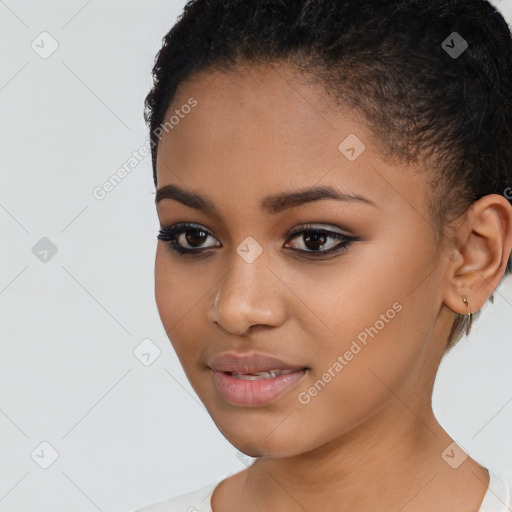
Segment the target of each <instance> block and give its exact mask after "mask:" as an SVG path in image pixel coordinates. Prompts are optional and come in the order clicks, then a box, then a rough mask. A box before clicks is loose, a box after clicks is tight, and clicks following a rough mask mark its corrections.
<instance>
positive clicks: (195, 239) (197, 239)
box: [185, 229, 208, 246]
mask: <svg viewBox="0 0 512 512" xmlns="http://www.w3.org/2000/svg"><path fill="white" fill-rule="evenodd" d="M190 233H192V236H190ZM196 235H197V236H196ZM207 237H208V234H207V233H205V232H204V231H201V230H200V229H195V230H193V231H187V232H186V233H185V238H186V239H187V242H188V243H189V244H190V245H192V246H195V245H202V244H203V243H204V240H205V238H207Z"/></svg>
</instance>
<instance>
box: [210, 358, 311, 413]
mask: <svg viewBox="0 0 512 512" xmlns="http://www.w3.org/2000/svg"><path fill="white" fill-rule="evenodd" d="M211 371H212V376H213V382H214V385H215V388H216V390H217V392H218V393H219V395H220V396H221V397H222V398H223V399H224V401H226V402H227V403H229V404H231V405H236V406H242V407H258V406H263V405H266V404H269V403H270V402H274V401H276V400H277V399H278V398H280V397H283V396H284V395H286V394H287V393H289V392H290V391H291V390H292V389H293V388H295V387H296V386H298V384H299V383H300V382H301V381H302V380H303V379H304V378H305V377H306V375H307V372H308V369H307V368H299V369H293V370H292V369H288V370H280V369H276V370H268V371H262V372H255V373H252V372H251V373H237V372H221V371H217V370H211Z"/></svg>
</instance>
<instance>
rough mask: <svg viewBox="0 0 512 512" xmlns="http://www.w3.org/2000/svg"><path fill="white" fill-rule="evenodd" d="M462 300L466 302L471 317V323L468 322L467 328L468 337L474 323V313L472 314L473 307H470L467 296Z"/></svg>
mask: <svg viewBox="0 0 512 512" xmlns="http://www.w3.org/2000/svg"><path fill="white" fill-rule="evenodd" d="M462 300H463V302H464V304H466V305H467V307H468V311H469V313H468V316H469V322H468V326H467V327H466V336H467V335H468V334H469V331H470V330H471V324H472V323H473V313H472V312H471V306H470V305H469V302H468V299H467V298H466V296H465V295H463V296H462Z"/></svg>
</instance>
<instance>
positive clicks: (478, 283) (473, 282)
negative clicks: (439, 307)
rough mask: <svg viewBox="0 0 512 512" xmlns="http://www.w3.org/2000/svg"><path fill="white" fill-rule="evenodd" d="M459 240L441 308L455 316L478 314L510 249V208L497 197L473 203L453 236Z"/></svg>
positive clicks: (501, 272)
mask: <svg viewBox="0 0 512 512" xmlns="http://www.w3.org/2000/svg"><path fill="white" fill-rule="evenodd" d="M454 235H455V239H456V240H459V242H458V247H457V248H456V254H455V255H454V256H455V257H454V258H450V259H451V261H452V263H451V264H450V266H449V268H448V274H447V276H446V283H447V287H446V289H445V293H444V297H443V299H444V304H445V305H446V306H448V307H449V308H450V309H451V310H452V311H455V312H456V313H459V314H462V315H467V314H468V306H467V305H466V304H465V303H464V302H463V299H462V297H463V296H464V295H465V296H466V297H467V300H468V303H469V306H470V307H471V312H472V313H475V312H477V311H479V310H480V309H481V308H482V307H483V305H484V304H485V303H486V302H487V300H488V299H489V296H490V295H491V294H492V293H493V292H494V290H495V289H496V288H497V287H498V285H499V284H500V281H501V279H502V278H503V275H504V274H505V269H506V267H507V262H508V259H509V257H510V252H511V249H512V205H511V204H510V203H509V202H508V200H507V199H506V198H505V197H503V196H500V195H498V194H489V195H486V196H484V197H482V198H481V199H479V200H478V201H475V202H474V203H473V204H472V205H471V207H470V209H469V210H468V213H467V216H466V219H465V220H464V222H462V223H461V224H459V225H458V227H457V231H456V232H455V233H454Z"/></svg>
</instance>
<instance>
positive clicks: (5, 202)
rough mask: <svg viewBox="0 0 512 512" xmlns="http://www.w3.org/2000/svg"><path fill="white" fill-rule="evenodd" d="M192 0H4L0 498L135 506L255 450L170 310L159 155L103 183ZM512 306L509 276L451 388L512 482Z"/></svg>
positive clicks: (453, 423) (121, 160)
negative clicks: (221, 414) (163, 276)
mask: <svg viewBox="0 0 512 512" xmlns="http://www.w3.org/2000/svg"><path fill="white" fill-rule="evenodd" d="M184 3H185V2H183V1H182V0H170V1H169V0H165V1H164V0H151V1H144V2H143V1H138V2H135V1H133V0H132V1H127V0H123V1H121V0H115V1H114V0H111V1H108V2H107V1H105V0H103V1H100V0H90V1H88V2H87V1H83V0H80V1H78V0H73V1H66V2H64V1H62V2H57V1H53V2H35V1H28V0H27V1H22V0H18V1H16V0H5V1H2V0H0V34H2V35H1V37H0V55H1V63H2V65H1V67H0V118H1V123H0V130H1V133H0V144H1V146H0V155H1V156H0V172H1V188H0V236H1V240H2V241H1V247H2V248H1V251H0V329H1V334H0V340H1V344H2V346H1V349H2V350H1V353H2V357H1V358H0V511H5V512H7V511H9V512H14V511H24V512H26V511H29V510H37V511H38V512H50V511H51V512H55V511H64V510H81V511H83V512H88V511H91V512H93V511H96V510H99V511H111V512H120V511H129V510H133V509H136V508H139V507H141V506H143V505H146V504H149V503H152V502H154V501H160V500H162V499H165V498H167V497H170V496H172V495H175V494H178V493H181V492H185V491H188V490H191V489H194V488H198V487H199V486H202V485H205V484H207V483H209V482H213V481H215V480H220V479H222V478H224V477H225V476H227V475H228V474H230V473H234V472H237V471H240V470H241V469H243V468H244V467H245V464H246V463H247V460H246V459H244V458H243V457H241V456H240V454H239V453H238V452H237V450H236V449H235V448H234V447H232V446H231V445H230V444H229V443H228V442H227V441H226V440H225V439H224V438H223V437H222V435H221V434H220V433H219V432H218V431H217V429H216V427H215V425H214V424H213V422H212V420H211V419H210V417H209V416H208V414H207V413H206V411H205V409H204V407H203V406H202V404H201V403H199V402H198V400H197V398H196V397H195V395H194V393H193V391H192V390H191V388H190V386H189V384H188V382H187V380H186V378H185V376H184V373H183V371H182V369H181V367H180V365H179V363H178V360H177V358H176V356H175V355H174V353H173V351H172V349H171V346H170V343H169V341H168V339H167V337H166V336H165V332H164V329H163V327H162V325H161V322H160V319H159V317H158V313H157V310H156V306H155V302H154V296H153V268H154V252H155V247H156V234H157V232H158V220H157V216H156V212H155V208H154V186H153V181H152V175H151V161H150V157H149V156H147V157H146V158H144V159H143V160H142V161H140V162H138V163H137V165H136V166H134V167H133V169H132V170H131V172H130V173H129V174H128V175H127V176H126V177H125V179H124V180H123V181H122V182H121V183H120V184H119V185H118V186H117V187H116V188H115V189H114V190H112V191H111V192H110V193H109V194H108V195H106V197H105V198H104V199H102V200H98V199H96V198H95V197H94V196H93V193H92V192H93V190H94V188H95V187H98V186H101V185H102V184H103V183H104V182H105V181H106V180H108V178H109V177H110V176H111V175H112V174H113V173H114V172H116V170H117V169H118V168H119V167H121V166H122V165H123V164H125V163H126V162H127V161H128V159H129V158H130V157H131V156H132V154H133V152H134V151H137V150H138V149H139V148H141V147H142V146H143V145H144V143H145V141H146V137H147V132H146V127H145V125H144V122H143V117H142V113H143V100H144V97H145V95H146V93H147V92H148V90H149V87H150V70H151V67H152V64H153V59H154V56H155V54H156V52H157V50H158V49H159V48H160V42H161V38H162V37H163V36H164V34H165V33H166V32H167V30H168V29H169V28H170V27H171V25H172V24H173V23H174V21H175V19H176V16H177V14H178V13H179V12H180V11H181V9H182V7H183V5H184ZM499 7H500V8H501V9H502V10H503V12H504V13H505V14H506V16H507V17H508V20H509V21H510V20H512V2H511V1H510V0H501V2H499ZM42 32H48V33H49V34H50V36H48V35H43V36H41V35H40V34H41V33H42ZM34 41H35V42H34ZM33 42H34V43H33ZM32 44H34V46H35V47H36V48H37V51H36V49H33V47H32ZM52 44H54V45H55V44H58V48H57V49H56V50H55V51H54V53H52V54H51V55H49V56H48V55H45V54H44V52H50V51H51V49H52V46H51V45H52ZM38 52H39V53H38ZM41 53H43V56H44V57H46V58H43V57H42V56H41ZM41 239H43V240H41ZM34 247H35V249H34ZM55 249H56V250H57V252H56V253H55V254H53V253H52V250H53V251H55ZM45 250H46V251H48V252H46V253H45V252H44V251H45ZM34 253H36V254H34ZM41 258H42V259H43V261H42V260H41ZM511 317H512V283H511V281H510V279H509V280H508V282H507V283H505V285H503V286H502V287H500V288H499V289H498V291H497V293H496V302H495V304H494V305H488V306H486V307H485V308H484V310H483V313H482V316H481V318H480V320H479V321H478V322H477V323H476V325H475V326H474V332H473V333H472V335H471V336H470V338H469V339H468V340H467V341H461V343H460V344H459V346H458V347H456V349H455V350H454V351H453V352H452V353H451V354H450V355H449V356H448V357H447V358H446V359H445V360H444V361H443V363H442V366H441V368H440V372H439V375H438V379H437V382H436V387H435V394H434V406H435V412H436V414H437V416H438V417H439V419H440V421H441V423H442V424H443V426H445V428H446V429H447V431H448V432H449V433H450V434H451V435H452V437H454V438H455V439H456V440H457V441H458V442H459V443H460V444H461V445H462V446H463V447H464V448H465V449H466V450H467V451H469V453H470V454H471V455H472V456H473V457H474V458H476V459H477V460H478V461H479V462H481V463H482V464H484V465H486V466H487V467H489V468H491V469H493V470H494V471H496V472H498V473H499V474H501V475H502V476H505V477H506V478H508V479H512V439H511V436H510V432H512V404H511V403H510V402H511V401H512V372H511V371H510V366H511V365H510V362H511V361H512V344H511V343H510V338H511V336H510V319H511ZM148 339H149V340H151V341H145V342H144V345H142V349H140V350H141V351H142V352H145V351H146V348H147V347H151V348H150V353H151V354H152V355H151V356H146V358H147V357H150V358H151V360H153V359H154V358H155V357H156V356H157V355H158V350H159V351H160V355H159V356H158V357H156V359H154V361H153V362H152V364H150V365H148V366H146V365H145V364H143V362H141V360H140V359H138V358H137V357H136V356H135V355H134V350H136V347H138V346H139V344H140V343H141V342H143V340H148ZM142 359H143V358H142ZM43 442H45V443H49V445H50V446H48V445H47V444H43V445H41V443H43ZM53 450H54V451H55V452H53ZM55 456H56V457H57V458H56V460H54V461H53V458H55ZM52 461H53V463H51V462H52ZM50 463H51V465H49V467H47V468H46V469H44V468H43V467H42V466H44V465H48V464H50Z"/></svg>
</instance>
